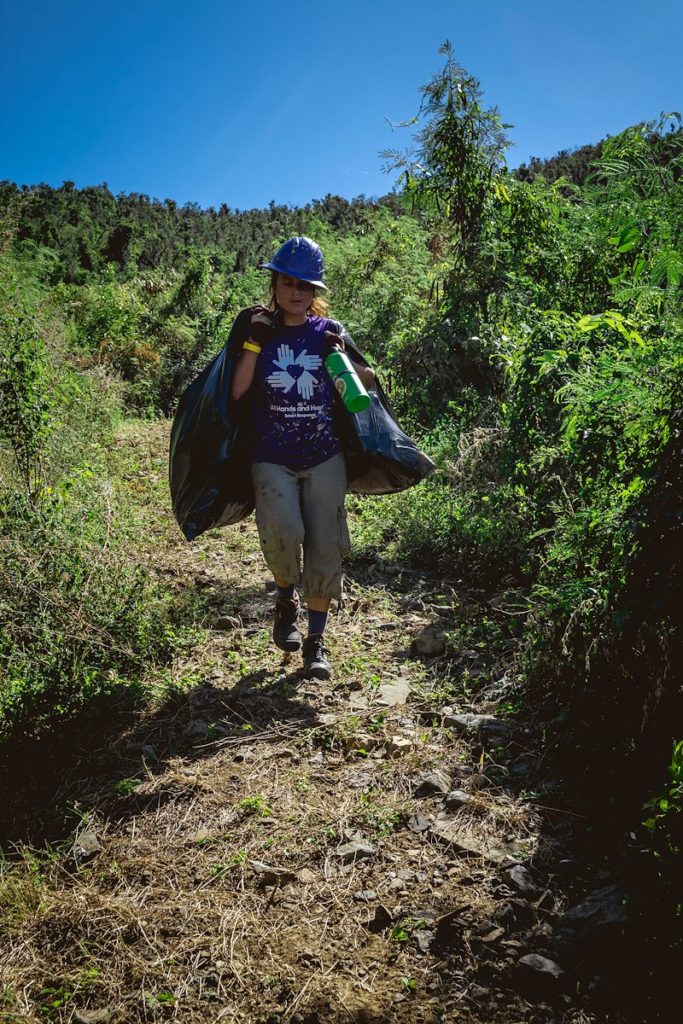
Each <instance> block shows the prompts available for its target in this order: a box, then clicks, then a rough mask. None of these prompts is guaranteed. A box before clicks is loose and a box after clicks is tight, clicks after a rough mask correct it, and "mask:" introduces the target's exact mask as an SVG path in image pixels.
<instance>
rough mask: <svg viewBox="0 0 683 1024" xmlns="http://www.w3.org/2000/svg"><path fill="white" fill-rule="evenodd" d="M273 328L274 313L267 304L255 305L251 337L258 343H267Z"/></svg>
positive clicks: (250, 330)
mask: <svg viewBox="0 0 683 1024" xmlns="http://www.w3.org/2000/svg"><path fill="white" fill-rule="evenodd" d="M272 330H273V314H272V313H271V312H270V310H269V309H266V308H265V306H254V308H253V309H252V311H251V324H250V326H249V337H250V338H253V340H254V341H255V342H256V344H257V345H265V344H266V342H267V341H268V339H269V338H270V335H271V332H272Z"/></svg>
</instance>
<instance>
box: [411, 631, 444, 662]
mask: <svg viewBox="0 0 683 1024" xmlns="http://www.w3.org/2000/svg"><path fill="white" fill-rule="evenodd" d="M412 650H413V653H414V654H418V655H420V657H422V658H438V657H440V656H441V655H442V654H445V653H446V638H445V636H444V634H443V632H442V631H441V630H440V629H436V628H435V627H434V626H425V628H424V629H423V630H422V632H420V633H418V634H417V636H416V637H415V639H414V640H413V643H412Z"/></svg>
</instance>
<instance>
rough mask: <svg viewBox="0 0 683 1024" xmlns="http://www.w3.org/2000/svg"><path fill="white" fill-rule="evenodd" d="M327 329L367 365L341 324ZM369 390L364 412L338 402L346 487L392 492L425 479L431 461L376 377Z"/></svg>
mask: <svg viewBox="0 0 683 1024" xmlns="http://www.w3.org/2000/svg"><path fill="white" fill-rule="evenodd" d="M330 329H331V330H333V331H334V332H335V333H336V334H340V335H341V337H342V338H343V339H344V342H345V345H346V348H347V350H348V351H349V353H350V355H351V357H352V358H353V361H354V362H355V363H359V364H360V365H361V366H368V365H369V364H368V361H367V359H366V358H365V356H364V355H363V354H362V352H360V351H359V349H357V348H356V345H355V343H354V341H353V339H352V338H351V335H350V334H349V333H348V331H346V330H345V329H344V327H342V325H341V324H339V323H337V322H336V321H330ZM368 394H369V396H370V405H369V406H368V408H367V409H364V410H363V412H357V413H350V412H348V410H347V409H346V408H345V407H344V405H343V403H341V402H340V403H339V406H340V416H339V420H338V427H339V431H340V434H341V437H342V443H343V445H344V454H345V455H346V472H347V477H348V485H347V490H349V491H350V492H352V493H353V494H395V493H396V492H397V491H404V490H406V488H408V487H413V486H414V484H418V483H419V482H420V481H421V480H424V478H425V477H426V476H428V474H429V473H431V472H432V470H433V469H434V463H433V462H432V460H431V459H430V458H429V456H427V455H425V453H424V452H422V451H420V449H419V448H418V446H417V445H416V444H415V442H414V441H413V440H412V439H411V438H410V437H408V435H407V434H406V433H404V431H403V430H402V429H401V427H400V426H399V425H398V423H397V422H396V419H395V417H394V414H393V412H392V410H391V406H390V404H389V399H388V398H387V396H386V394H385V392H384V389H383V388H382V385H381V384H380V382H379V380H378V379H377V378H375V383H374V385H373V388H372V390H371V391H369V392H368Z"/></svg>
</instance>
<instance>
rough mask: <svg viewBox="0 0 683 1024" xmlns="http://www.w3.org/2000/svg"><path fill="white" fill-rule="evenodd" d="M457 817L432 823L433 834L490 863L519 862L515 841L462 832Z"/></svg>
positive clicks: (456, 847)
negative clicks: (486, 837)
mask: <svg viewBox="0 0 683 1024" xmlns="http://www.w3.org/2000/svg"><path fill="white" fill-rule="evenodd" d="M461 829H462V826H459V825H458V824H457V819H454V820H452V821H448V820H446V821H437V822H435V823H434V825H432V835H433V836H435V837H436V838H437V839H439V840H441V842H442V843H444V844H445V845H448V846H452V847H454V849H456V850H457V851H458V852H459V853H463V854H469V855H471V856H474V857H482V858H483V859H484V860H486V861H488V862H489V863H490V864H504V865H510V866H512V865H513V864H518V863H519V860H520V852H519V850H518V849H517V848H516V846H515V844H514V843H505V842H503V841H502V840H501V841H498V842H496V841H489V840H486V839H484V838H481V837H474V836H471V835H463V834H462V831H461Z"/></svg>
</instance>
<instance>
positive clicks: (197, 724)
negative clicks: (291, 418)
mask: <svg viewBox="0 0 683 1024" xmlns="http://www.w3.org/2000/svg"><path fill="white" fill-rule="evenodd" d="M208 735H209V723H208V722H205V721H203V719H201V718H198V719H196V720H195V721H194V722H190V723H189V725H186V726H185V728H184V729H183V736H187V738H188V739H190V740H205V739H206V738H207V737H208Z"/></svg>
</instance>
